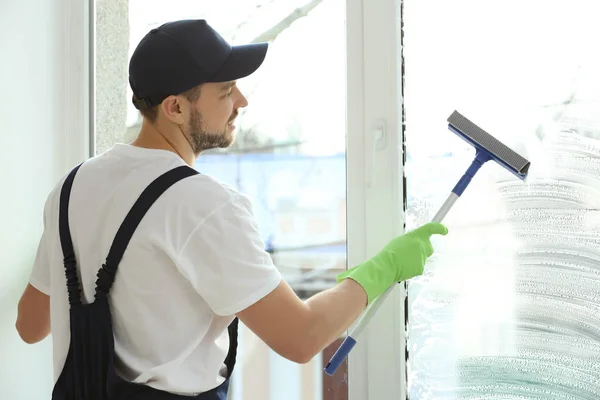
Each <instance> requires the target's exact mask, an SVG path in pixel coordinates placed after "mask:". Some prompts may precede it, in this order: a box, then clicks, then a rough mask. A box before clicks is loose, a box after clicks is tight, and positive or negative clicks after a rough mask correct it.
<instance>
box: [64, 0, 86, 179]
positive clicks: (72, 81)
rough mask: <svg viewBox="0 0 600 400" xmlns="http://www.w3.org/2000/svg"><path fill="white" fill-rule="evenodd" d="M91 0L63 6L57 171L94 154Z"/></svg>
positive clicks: (69, 167)
mask: <svg viewBox="0 0 600 400" xmlns="http://www.w3.org/2000/svg"><path fill="white" fill-rule="evenodd" d="M94 2H95V1H94V0H87V1H75V2H71V1H70V2H65V3H64V5H63V10H62V12H63V14H62V15H63V16H64V22H65V23H64V30H63V38H64V41H63V46H64V47H63V49H62V51H63V54H62V55H63V57H64V80H63V82H64V84H63V87H62V92H63V96H62V98H63V99H64V104H63V115H62V116H61V117H62V121H63V124H62V125H63V129H62V132H59V135H60V139H59V140H60V144H61V147H62V148H63V149H64V151H62V152H61V154H62V158H61V161H60V163H59V164H60V170H61V174H63V173H66V172H67V171H68V170H70V169H71V168H73V166H75V165H77V164H79V163H81V162H83V161H84V160H86V159H88V158H90V157H92V156H93V155H94V142H95V136H94V84H93V82H94V76H95V73H94V72H95V71H94V62H93V59H94V40H95V38H94V12H93V10H94Z"/></svg>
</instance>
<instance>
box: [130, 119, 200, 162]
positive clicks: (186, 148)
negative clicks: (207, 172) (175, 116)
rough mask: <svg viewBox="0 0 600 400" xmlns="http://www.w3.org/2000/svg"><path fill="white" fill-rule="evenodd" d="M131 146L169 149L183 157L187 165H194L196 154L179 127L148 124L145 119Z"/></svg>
mask: <svg viewBox="0 0 600 400" xmlns="http://www.w3.org/2000/svg"><path fill="white" fill-rule="evenodd" d="M131 145H132V146H137V147H143V148H147V149H158V150H167V151H171V152H173V153H175V154H177V155H179V157H181V158H182V159H183V161H185V162H186V164H188V165H189V166H192V167H193V166H194V163H195V161H196V156H195V155H194V153H193V152H192V149H191V148H190V145H189V143H188V142H187V140H186V139H185V138H184V137H183V133H182V132H180V131H179V129H177V128H175V129H173V128H171V129H168V128H167V127H164V126H160V125H159V124H158V123H157V124H156V125H153V124H150V123H149V122H147V121H146V120H144V122H143V123H142V128H141V129H140V133H139V134H138V136H137V138H136V139H135V140H134V141H133V142H132V143H131Z"/></svg>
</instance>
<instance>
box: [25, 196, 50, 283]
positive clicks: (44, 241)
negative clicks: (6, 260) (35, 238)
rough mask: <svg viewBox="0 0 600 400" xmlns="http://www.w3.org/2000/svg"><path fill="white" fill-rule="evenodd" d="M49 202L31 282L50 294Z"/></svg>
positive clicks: (30, 277) (45, 208)
mask: <svg viewBox="0 0 600 400" xmlns="http://www.w3.org/2000/svg"><path fill="white" fill-rule="evenodd" d="M48 202H49V200H48V201H47V202H46V205H45V207H44V230H43V232H42V237H41V238H40V241H39V243H38V248H37V252H36V255H35V259H34V261H33V268H32V270H31V275H30V276H29V283H30V284H31V285H32V286H33V287H35V288H36V289H37V290H39V291H40V292H42V293H44V294H47V295H50V246H51V243H50V240H49V236H50V233H49V232H48V229H49V224H48V218H49V215H48V212H49V211H48Z"/></svg>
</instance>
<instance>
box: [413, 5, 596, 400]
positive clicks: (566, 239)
mask: <svg viewBox="0 0 600 400" xmlns="http://www.w3.org/2000/svg"><path fill="white" fill-rule="evenodd" d="M404 3H405V8H404V17H405V25H404V27H405V36H404V38H405V43H404V44H405V48H404V57H405V66H406V74H405V79H404V82H405V85H406V86H405V89H404V90H405V110H406V133H405V134H406V148H407V161H406V171H405V175H406V180H407V196H408V197H407V202H408V204H407V207H408V225H409V228H413V227H415V226H418V225H420V224H423V223H426V222H428V221H430V220H431V218H432V217H433V216H434V214H435V213H436V212H437V210H438V208H439V207H440V206H441V205H442V203H443V202H444V200H445V198H446V197H447V196H448V194H449V193H450V191H451V190H452V188H453V186H454V185H455V184H456V182H457V181H458V179H459V178H460V176H461V175H462V174H463V173H464V171H465V170H466V168H467V167H468V166H469V164H470V163H471V161H472V159H473V157H474V149H473V148H472V147H470V146H469V145H468V144H466V142H464V141H463V140H461V139H460V138H459V137H458V136H456V135H455V134H454V133H452V132H451V131H449V130H448V129H447V122H446V119H447V118H448V117H449V116H450V114H451V113H452V112H453V111H454V110H457V111H459V112H460V113H462V114H463V115H464V116H466V117H467V118H468V119H470V120H471V121H472V122H474V123H475V124H477V125H478V126H479V127H480V128H482V129H484V130H485V131H487V132H488V133H490V134H491V135H493V136H494V137H496V138H497V139H499V140H500V141H502V142H503V143H504V144H506V145H508V146H509V147H511V148H513V149H514V150H516V151H518V152H519V153H521V154H522V155H523V156H525V157H527V158H528V159H529V160H530V161H531V168H530V175H529V178H528V180H527V181H526V182H522V181H520V180H518V179H517V178H516V177H515V176H513V175H511V174H510V173H509V172H507V171H506V170H504V169H503V168H502V167H500V166H499V165H497V164H494V163H492V162H490V163H488V164H486V165H484V167H483V168H482V169H481V170H480V172H479V173H478V174H477V175H476V176H475V179H474V180H473V181H472V183H471V185H470V186H469V187H468V188H467V190H466V191H465V193H464V195H463V196H462V197H461V198H460V199H459V200H458V201H457V202H456V204H455V205H454V207H453V208H452V209H451V211H450V212H449V214H448V216H447V218H446V219H445V220H444V222H445V223H446V224H447V225H448V227H449V229H450V234H449V235H448V236H446V237H443V238H436V239H434V246H435V248H436V253H435V255H434V256H433V258H432V259H431V261H430V262H429V263H428V265H427V267H426V272H425V274H424V276H422V277H420V278H417V279H414V280H412V281H411V282H410V283H409V285H408V288H409V291H408V305H409V308H408V335H409V339H408V350H409V352H408V360H409V371H408V383H409V393H410V398H412V399H419V400H427V399H438V400H440V399H592V398H600V379H599V377H600V362H599V361H600V323H599V322H598V321H599V319H598V315H599V311H600V267H599V266H600V262H599V261H600V251H599V248H600V247H599V244H600V219H599V217H600V214H598V209H599V207H600V181H599V180H598V176H599V171H600V169H599V167H600V164H599V159H600V158H599V157H600V112H599V110H600V73H599V71H600V57H599V56H598V54H599V53H598V51H596V50H595V49H596V47H597V46H596V44H597V38H598V37H599V35H600V25H599V24H598V23H597V21H596V18H597V15H598V12H599V11H600V9H599V8H598V7H599V6H598V5H597V3H596V2H592V1H578V0H575V1H568V2H567V1H554V2H548V1H538V0H532V1H526V2H523V1H517V0H503V1H485V2H482V1H476V0H460V1H459V0H454V1H447V0H445V1H441V0H433V1H427V2H420V1H415V0H411V1H406V2H404Z"/></svg>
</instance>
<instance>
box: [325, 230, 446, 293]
mask: <svg viewBox="0 0 600 400" xmlns="http://www.w3.org/2000/svg"><path fill="white" fill-rule="evenodd" d="M446 234H448V228H446V227H445V226H444V225H442V224H440V223H435V222H430V223H428V224H425V225H423V226H421V227H419V228H417V229H415V230H414V231H411V232H408V233H405V234H404V235H401V236H398V237H396V238H394V239H392V240H391V241H390V242H389V243H388V244H387V245H386V246H385V247H384V248H383V249H381V251H380V252H379V253H377V254H376V255H375V256H374V257H373V258H371V259H370V260H367V261H366V262H364V263H362V264H360V265H358V266H356V267H354V268H352V269H349V270H348V271H345V272H343V273H342V274H340V275H338V279H337V280H338V282H340V281H342V280H344V279H347V278H350V279H353V280H355V281H356V282H358V283H359V284H360V285H361V286H362V287H363V288H364V289H365V291H366V292H367V297H368V302H369V303H371V301H373V300H374V299H375V298H376V297H378V296H379V295H380V294H381V293H383V292H385V291H386V290H387V289H388V288H389V287H390V286H391V285H393V284H394V283H396V282H400V281H404V280H407V279H410V278H413V277H415V276H417V275H421V274H422V273H423V270H424V268H425V263H426V262H427V259H428V258H429V257H431V255H432V254H433V251H434V250H433V246H432V245H431V241H430V238H431V236H432V235H446Z"/></svg>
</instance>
